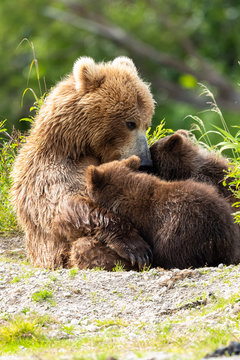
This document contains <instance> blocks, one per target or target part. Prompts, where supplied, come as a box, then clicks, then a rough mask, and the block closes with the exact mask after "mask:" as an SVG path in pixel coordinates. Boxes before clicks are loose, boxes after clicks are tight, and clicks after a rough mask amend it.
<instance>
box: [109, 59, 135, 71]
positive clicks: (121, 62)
mask: <svg viewBox="0 0 240 360" xmlns="http://www.w3.org/2000/svg"><path fill="white" fill-rule="evenodd" d="M112 65H113V66H116V67H125V68H127V69H130V70H132V71H134V73H135V74H136V75H137V73H138V72H137V69H136V66H135V65H134V63H133V61H132V60H131V59H129V58H128V57H127V56H119V57H117V58H116V59H114V60H113V62H112Z"/></svg>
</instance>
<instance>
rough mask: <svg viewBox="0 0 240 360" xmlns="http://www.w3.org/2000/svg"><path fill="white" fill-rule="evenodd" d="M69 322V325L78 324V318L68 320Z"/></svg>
mask: <svg viewBox="0 0 240 360" xmlns="http://www.w3.org/2000/svg"><path fill="white" fill-rule="evenodd" d="M70 324H71V325H78V324H79V320H78V319H72V320H71V321H70Z"/></svg>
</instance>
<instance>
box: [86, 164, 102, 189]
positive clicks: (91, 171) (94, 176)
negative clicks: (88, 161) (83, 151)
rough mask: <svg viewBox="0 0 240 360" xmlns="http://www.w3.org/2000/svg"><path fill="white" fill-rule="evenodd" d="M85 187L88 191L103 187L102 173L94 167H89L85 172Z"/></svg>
mask: <svg viewBox="0 0 240 360" xmlns="http://www.w3.org/2000/svg"><path fill="white" fill-rule="evenodd" d="M86 180H87V187H88V189H90V190H97V189H100V188H101V187H102V186H103V182H104V173H103V171H101V170H99V169H98V168H97V167H96V166H94V165H90V166H88V168H87V170H86Z"/></svg>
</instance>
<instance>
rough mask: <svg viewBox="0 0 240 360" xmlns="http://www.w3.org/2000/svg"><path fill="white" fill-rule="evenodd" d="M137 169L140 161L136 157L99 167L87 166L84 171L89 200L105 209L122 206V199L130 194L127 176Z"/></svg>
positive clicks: (129, 183) (129, 182)
mask: <svg viewBox="0 0 240 360" xmlns="http://www.w3.org/2000/svg"><path fill="white" fill-rule="evenodd" d="M139 167H140V159H139V158H138V157H137V156H131V157H129V158H128V159H125V160H121V161H112V162H109V163H106V164H102V165H100V166H94V165H91V166H89V167H88V168H87V171H86V180H87V181H86V183H87V191H88V195H89V197H90V199H91V200H92V201H94V202H95V203H97V204H99V205H101V206H103V207H106V208H107V209H112V210H114V209H113V206H115V207H117V204H120V203H121V205H123V206H124V199H127V200H128V194H129V192H131V181H130V180H129V178H128V175H129V174H130V173H132V172H136V171H137V170H139ZM126 182H128V183H127V184H126ZM134 190H135V189H133V191H134ZM115 210H116V209H115Z"/></svg>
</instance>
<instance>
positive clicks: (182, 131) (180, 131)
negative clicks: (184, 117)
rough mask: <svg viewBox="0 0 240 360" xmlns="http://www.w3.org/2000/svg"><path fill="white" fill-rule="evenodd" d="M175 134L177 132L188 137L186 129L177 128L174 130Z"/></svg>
mask: <svg viewBox="0 0 240 360" xmlns="http://www.w3.org/2000/svg"><path fill="white" fill-rule="evenodd" d="M175 134H179V135H182V136H184V137H185V138H187V139H188V137H189V132H188V131H187V130H183V129H179V130H177V131H176V132H175Z"/></svg>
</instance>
